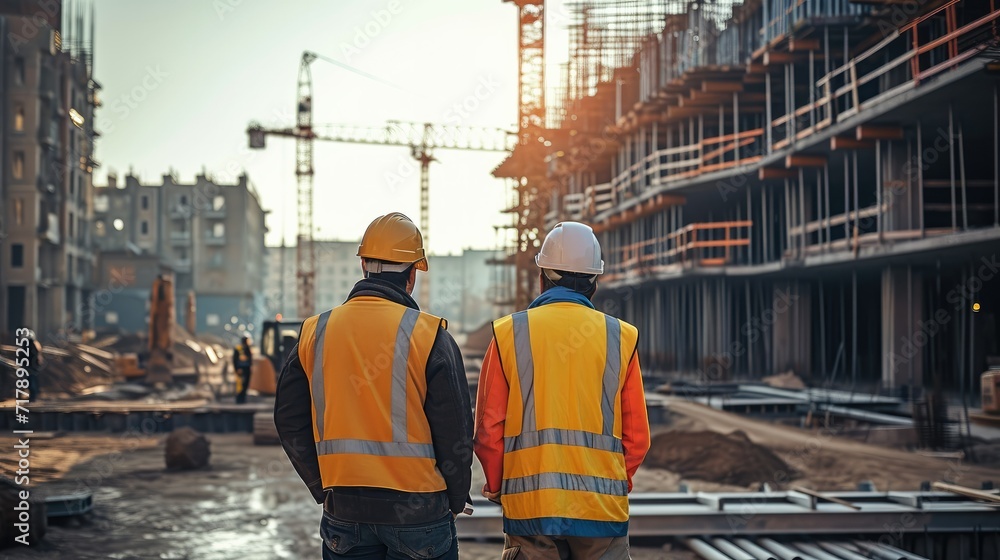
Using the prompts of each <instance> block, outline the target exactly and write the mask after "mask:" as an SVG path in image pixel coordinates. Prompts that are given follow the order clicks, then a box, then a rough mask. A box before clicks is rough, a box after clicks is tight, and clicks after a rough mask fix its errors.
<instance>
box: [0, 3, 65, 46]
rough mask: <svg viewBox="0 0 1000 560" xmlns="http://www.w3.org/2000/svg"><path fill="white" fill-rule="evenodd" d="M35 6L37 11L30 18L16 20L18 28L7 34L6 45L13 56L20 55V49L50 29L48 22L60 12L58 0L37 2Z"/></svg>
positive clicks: (60, 4) (60, 5) (60, 7)
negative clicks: (18, 23)
mask: <svg viewBox="0 0 1000 560" xmlns="http://www.w3.org/2000/svg"><path fill="white" fill-rule="evenodd" d="M35 5H36V6H38V10H36V11H35V12H34V13H32V14H31V15H30V16H27V17H20V18H17V20H18V21H19V22H20V27H18V28H16V29H11V31H10V32H9V33H7V38H8V41H7V44H9V45H10V48H11V50H13V51H14V54H21V49H23V48H24V47H28V46H29V43H30V42H31V41H32V40H34V39H35V38H36V37H38V34H39V33H41V32H42V31H43V30H45V29H51V28H52V25H51V24H50V23H49V22H50V21H52V19H54V18H56V17H57V16H59V15H60V12H61V10H62V2H61V1H60V0H38V1H37V2H35Z"/></svg>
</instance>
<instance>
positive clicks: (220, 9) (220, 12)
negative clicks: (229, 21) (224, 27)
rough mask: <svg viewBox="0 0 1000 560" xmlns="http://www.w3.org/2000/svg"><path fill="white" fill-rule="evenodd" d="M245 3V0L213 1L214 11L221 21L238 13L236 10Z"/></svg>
mask: <svg viewBox="0 0 1000 560" xmlns="http://www.w3.org/2000/svg"><path fill="white" fill-rule="evenodd" d="M242 3H243V0H212V9H213V10H215V15H216V16H218V18H219V21H222V20H224V19H226V16H227V15H228V14H231V13H233V12H235V11H236V8H238V7H239V6H240V4H242Z"/></svg>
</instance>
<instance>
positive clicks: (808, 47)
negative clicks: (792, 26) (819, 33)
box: [788, 39, 820, 52]
mask: <svg viewBox="0 0 1000 560" xmlns="http://www.w3.org/2000/svg"><path fill="white" fill-rule="evenodd" d="M819 49H820V45H819V39H789V41H788V50H789V51H791V52H795V51H818V50H819Z"/></svg>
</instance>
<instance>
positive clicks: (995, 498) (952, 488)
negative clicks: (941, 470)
mask: <svg viewBox="0 0 1000 560" xmlns="http://www.w3.org/2000/svg"><path fill="white" fill-rule="evenodd" d="M931 488H933V489H934V490H941V491H942V492H951V493H952V494H958V495H959V496H965V497H966V498H974V499H976V500H983V501H985V502H992V503H994V504H1000V495H997V494H991V493H989V492H984V491H982V490H976V489H974V488H966V487H965V486H959V485H957V484H948V483H946V482H935V483H934V484H931Z"/></svg>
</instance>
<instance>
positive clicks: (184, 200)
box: [181, 194, 188, 206]
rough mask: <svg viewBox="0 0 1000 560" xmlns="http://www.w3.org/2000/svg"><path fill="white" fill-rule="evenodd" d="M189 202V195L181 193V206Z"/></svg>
mask: <svg viewBox="0 0 1000 560" xmlns="http://www.w3.org/2000/svg"><path fill="white" fill-rule="evenodd" d="M187 203H188V197H187V195H183V194H182V195H181V206H187Z"/></svg>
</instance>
